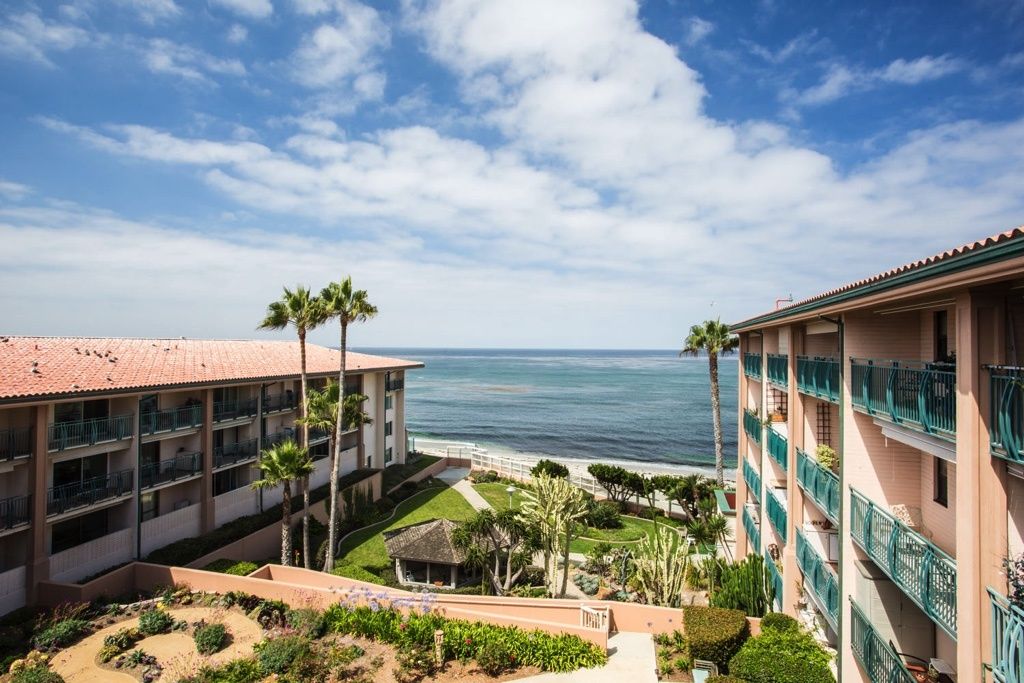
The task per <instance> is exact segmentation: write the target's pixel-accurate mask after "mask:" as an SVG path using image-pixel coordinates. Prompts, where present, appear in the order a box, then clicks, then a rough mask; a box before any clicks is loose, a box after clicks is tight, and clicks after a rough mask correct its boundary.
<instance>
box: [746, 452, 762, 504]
mask: <svg viewBox="0 0 1024 683" xmlns="http://www.w3.org/2000/svg"><path fill="white" fill-rule="evenodd" d="M743 481H745V482H747V490H748V491H750V493H751V495H753V496H754V500H756V501H757V502H758V503H760V502H761V475H760V474H758V472H757V470H756V469H755V468H754V466H753V465H751V464H750V461H749V460H747V459H746V458H743Z"/></svg>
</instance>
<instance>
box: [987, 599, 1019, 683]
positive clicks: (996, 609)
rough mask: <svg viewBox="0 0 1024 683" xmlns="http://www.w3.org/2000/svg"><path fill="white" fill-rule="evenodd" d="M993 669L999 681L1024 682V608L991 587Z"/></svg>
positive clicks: (1009, 682)
mask: <svg viewBox="0 0 1024 683" xmlns="http://www.w3.org/2000/svg"><path fill="white" fill-rule="evenodd" d="M988 597H989V604H990V605H991V613H992V662H991V664H992V673H993V675H994V676H995V678H996V680H997V681H999V683H1024V610H1022V609H1021V608H1020V607H1017V606H1016V605H1013V604H1010V601H1009V600H1007V599H1006V597H1004V596H1003V595H1001V594H999V593H997V592H996V591H994V590H992V589H991V588H989V589H988Z"/></svg>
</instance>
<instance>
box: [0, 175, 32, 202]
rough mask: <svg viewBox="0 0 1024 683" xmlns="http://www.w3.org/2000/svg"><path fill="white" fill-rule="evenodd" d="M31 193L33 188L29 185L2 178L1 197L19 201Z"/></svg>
mask: <svg viewBox="0 0 1024 683" xmlns="http://www.w3.org/2000/svg"><path fill="white" fill-rule="evenodd" d="M31 193H32V188H31V187H29V186H28V185H23V184H21V183H16V182H14V181H11V180H4V179H3V178H0V196H3V197H6V198H7V199H12V200H14V201H17V200H19V199H24V198H25V197H27V196H28V195H29V194H31Z"/></svg>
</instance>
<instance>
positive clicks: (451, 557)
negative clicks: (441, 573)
mask: <svg viewBox="0 0 1024 683" xmlns="http://www.w3.org/2000/svg"><path fill="white" fill-rule="evenodd" d="M456 526H457V525H456V523H455V522H453V521H451V520H450V519H430V520H427V521H426V522H420V523H418V524H411V525H409V526H405V527H402V528H401V529H395V530H393V531H385V532H384V547H385V548H387V551H388V556H389V557H391V558H393V559H394V558H398V559H402V560H415V561H417V562H436V563H438V564H462V563H463V562H465V561H466V553H465V552H464V551H462V550H461V549H459V548H456V547H455V543H454V542H453V541H452V532H453V531H454V530H455V527H456Z"/></svg>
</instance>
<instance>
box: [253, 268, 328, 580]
mask: <svg viewBox="0 0 1024 683" xmlns="http://www.w3.org/2000/svg"><path fill="white" fill-rule="evenodd" d="M325 319H326V318H325V317H324V308H323V306H322V305H321V302H320V300H319V299H317V298H316V297H315V296H313V295H312V294H311V293H310V291H309V289H308V288H306V287H303V286H302V285H299V286H298V287H296V288H295V291H292V290H290V289H288V288H287V287H285V288H284V293H283V294H282V295H281V298H280V299H278V300H277V301H273V302H271V303H270V305H268V306H267V317H265V318H264V319H263V322H261V323H260V324H259V329H261V330H283V329H284V328H286V327H288V326H289V325H291V326H292V327H294V328H295V333H296V334H298V336H299V377H300V380H301V384H302V401H301V403H300V405H299V419H300V420H301V419H302V418H305V417H306V414H307V408H308V405H307V398H306V333H307V332H309V331H310V330H312V329H314V328H315V327H318V326H319V325H321V324H322V323H323V322H324V320H325ZM301 434H302V439H301V440H300V441H299V445H301V446H302V447H304V448H305V447H308V446H309V425H308V424H305V423H303V425H302V432H301ZM302 559H303V565H304V566H305V567H306V569H309V478H308V477H307V478H306V479H303V481H302Z"/></svg>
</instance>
